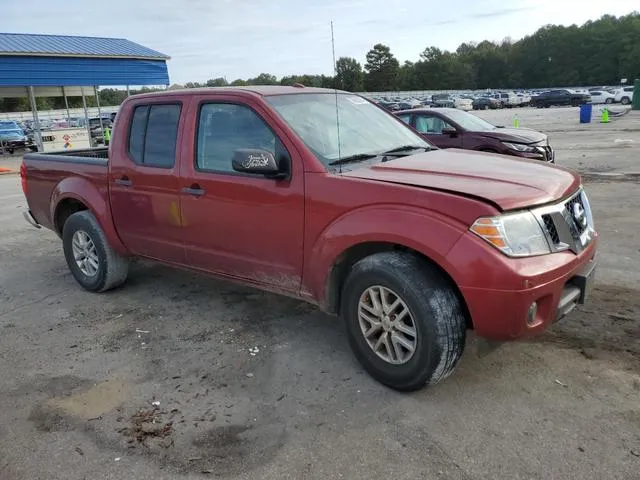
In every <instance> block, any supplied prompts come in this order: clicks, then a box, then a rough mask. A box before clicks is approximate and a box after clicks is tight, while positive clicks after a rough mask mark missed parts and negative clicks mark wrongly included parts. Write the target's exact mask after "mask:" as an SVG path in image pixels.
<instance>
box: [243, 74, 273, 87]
mask: <svg viewBox="0 0 640 480" xmlns="http://www.w3.org/2000/svg"><path fill="white" fill-rule="evenodd" d="M277 84H278V78H277V77H276V76H275V75H271V74H270V73H261V74H260V75H258V76H257V77H256V78H250V79H248V80H247V85H277Z"/></svg>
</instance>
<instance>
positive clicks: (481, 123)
mask: <svg viewBox="0 0 640 480" xmlns="http://www.w3.org/2000/svg"><path fill="white" fill-rule="evenodd" d="M447 117H449V118H450V119H451V120H452V121H454V122H455V123H457V124H458V125H460V126H461V127H462V128H464V129H465V130H469V131H471V132H490V131H492V130H495V129H496V128H497V127H496V126H495V125H492V124H490V123H489V122H487V121H486V120H483V119H481V118H480V117H476V116H475V115H472V114H470V113H467V112H463V111H462V110H451V111H448V112H447Z"/></svg>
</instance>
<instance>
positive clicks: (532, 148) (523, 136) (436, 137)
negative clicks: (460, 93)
mask: <svg viewBox="0 0 640 480" xmlns="http://www.w3.org/2000/svg"><path fill="white" fill-rule="evenodd" d="M395 115H397V116H398V117H399V118H400V119H401V120H403V121H404V122H406V123H408V124H409V125H411V126H412V127H413V128H415V129H416V130H417V131H418V132H419V133H420V134H421V135H422V136H423V137H424V138H426V139H427V140H428V141H429V142H430V143H432V144H434V145H435V146H436V147H438V148H462V149H465V150H480V151H483V152H493V153H502V154H504V155H514V156H516V157H522V158H529V159H532V160H542V161H544V162H549V163H555V156H554V151H553V149H552V148H551V146H549V139H548V138H547V136H546V135H545V134H544V133H540V132H537V131H535V130H531V129H528V128H504V127H497V126H495V125H492V124H491V123H489V122H487V121H485V120H483V119H481V118H479V117H476V116H475V115H472V114H470V113H467V112H463V111H460V110H456V109H453V108H429V109H426V108H424V109H423V108H419V109H413V110H402V111H400V112H396V113H395Z"/></svg>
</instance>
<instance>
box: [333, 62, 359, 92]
mask: <svg viewBox="0 0 640 480" xmlns="http://www.w3.org/2000/svg"><path fill="white" fill-rule="evenodd" d="M335 80H336V82H335V83H336V88H341V89H342V90H347V91H349V92H361V91H362V90H364V72H363V71H362V65H360V64H359V63H358V61H357V60H356V59H355V58H351V57H340V58H339V59H338V61H337V62H336V79H335Z"/></svg>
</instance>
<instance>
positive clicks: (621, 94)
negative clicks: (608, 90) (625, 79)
mask: <svg viewBox="0 0 640 480" xmlns="http://www.w3.org/2000/svg"><path fill="white" fill-rule="evenodd" d="M632 100H633V87H623V88H621V89H620V90H617V91H616V97H615V101H616V102H619V103H621V104H623V105H629V104H630V103H631V101H632Z"/></svg>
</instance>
